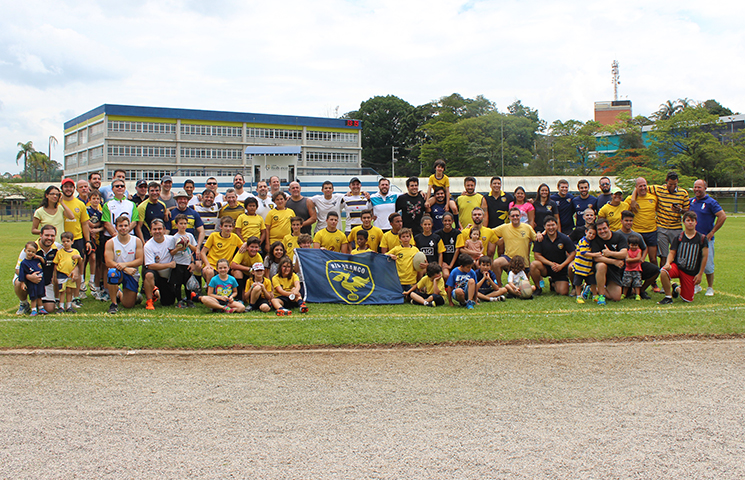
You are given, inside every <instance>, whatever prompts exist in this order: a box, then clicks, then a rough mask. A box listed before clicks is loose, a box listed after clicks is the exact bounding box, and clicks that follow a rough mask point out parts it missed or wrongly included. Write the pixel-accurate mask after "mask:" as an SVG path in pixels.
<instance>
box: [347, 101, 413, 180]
mask: <svg viewBox="0 0 745 480" xmlns="http://www.w3.org/2000/svg"><path fill="white" fill-rule="evenodd" d="M414 113H415V109H414V106H413V105H411V104H410V103H408V102H407V101H405V100H402V99H400V98H398V97H396V96H395V95H387V96H384V97H383V96H377V97H372V98H370V99H368V100H366V101H364V102H362V103H361V104H360V108H359V110H357V111H354V112H349V113H347V114H345V115H344V118H355V119H359V120H361V121H362V166H363V167H369V168H373V169H375V170H376V171H377V172H378V173H380V174H382V175H391V168H392V166H391V156H392V151H393V148H396V149H398V150H397V154H396V159H397V161H398V162H397V164H396V173H397V174H398V175H399V176H401V175H410V174H411V173H412V170H413V169H416V173H419V164H418V161H417V159H416V157H412V155H411V150H412V147H413V146H415V143H416V127H417V124H416V123H417V122H416V117H415V116H414Z"/></svg>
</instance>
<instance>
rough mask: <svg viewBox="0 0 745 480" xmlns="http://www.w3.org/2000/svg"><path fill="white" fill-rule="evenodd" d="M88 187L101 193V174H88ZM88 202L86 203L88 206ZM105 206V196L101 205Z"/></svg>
mask: <svg viewBox="0 0 745 480" xmlns="http://www.w3.org/2000/svg"><path fill="white" fill-rule="evenodd" d="M88 185H89V186H90V189H91V190H98V191H99V192H100V191H101V174H100V173H98V172H91V173H89V174H88ZM87 203H88V202H87V201H86V204H87ZM103 204H104V200H103V195H102V196H101V205H103Z"/></svg>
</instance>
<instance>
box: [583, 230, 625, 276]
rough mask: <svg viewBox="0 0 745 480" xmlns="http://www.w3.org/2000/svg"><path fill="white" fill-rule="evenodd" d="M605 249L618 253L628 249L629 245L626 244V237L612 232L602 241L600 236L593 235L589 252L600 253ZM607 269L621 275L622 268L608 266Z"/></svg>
mask: <svg viewBox="0 0 745 480" xmlns="http://www.w3.org/2000/svg"><path fill="white" fill-rule="evenodd" d="M605 248H607V249H608V250H610V251H611V252H620V251H621V250H623V249H624V248H629V244H628V243H627V242H626V237H624V236H623V235H622V234H620V233H618V232H613V233H612V234H611V237H610V239H608V240H603V239H602V238H600V235H595V238H593V239H592V241H591V242H590V251H591V252H602V251H603V249H605ZM608 269H609V270H613V271H614V272H615V273H616V274H621V273H623V267H616V266H615V265H608Z"/></svg>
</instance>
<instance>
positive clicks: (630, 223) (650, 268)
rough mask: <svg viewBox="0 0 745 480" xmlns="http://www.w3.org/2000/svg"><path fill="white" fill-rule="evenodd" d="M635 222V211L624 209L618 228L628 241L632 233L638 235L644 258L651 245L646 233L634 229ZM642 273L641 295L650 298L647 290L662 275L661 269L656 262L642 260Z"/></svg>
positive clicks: (646, 298) (643, 297) (644, 298)
mask: <svg viewBox="0 0 745 480" xmlns="http://www.w3.org/2000/svg"><path fill="white" fill-rule="evenodd" d="M635 223H636V217H635V214H634V212H632V211H630V210H624V211H623V212H621V228H620V229H619V230H618V233H620V234H621V235H623V237H624V238H625V239H626V242H627V243H628V241H629V237H630V236H631V235H637V236H638V237H639V239H640V242H639V248H640V249H641V251H642V254H641V258H642V259H644V257H645V256H646V255H647V249H648V248H649V245H647V243H646V238H645V237H644V235H642V234H640V233H639V232H637V231H636V230H634V229H633V227H634V224H635ZM641 275H642V281H643V282H644V283H643V284H642V286H641V288H640V290H639V296H640V297H641V298H642V299H643V300H650V296H649V294H648V293H647V292H646V290H647V288H648V287H649V286H650V285H652V284H653V283H655V280H657V277H658V276H659V275H660V269H659V268H657V264H655V263H650V262H645V261H642V272H641Z"/></svg>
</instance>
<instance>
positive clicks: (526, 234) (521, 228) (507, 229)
mask: <svg viewBox="0 0 745 480" xmlns="http://www.w3.org/2000/svg"><path fill="white" fill-rule="evenodd" d="M521 213H522V212H520V209H519V208H517V207H512V208H510V210H509V212H508V214H509V218H510V223H504V224H502V225H500V226H498V227H497V228H495V229H494V234H495V235H496V236H497V237H498V238H500V239H504V255H500V256H499V257H497V258H495V259H494V262H493V263H492V270H493V271H494V273H495V274H496V275H497V283H498V284H499V285H502V271H503V270H504V269H506V268H508V267H509V266H510V261H511V260H512V259H513V258H514V257H516V256H518V255H519V256H521V257H523V258H524V259H525V262H526V266H527V263H528V261H529V260H530V246H531V244H532V242H533V241H534V240H535V241H538V242H540V241H542V240H543V235H541V234H540V233H535V230H533V227H531V226H530V225H529V224H527V223H522V222H521V221H520V214H521ZM536 286H537V285H536Z"/></svg>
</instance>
